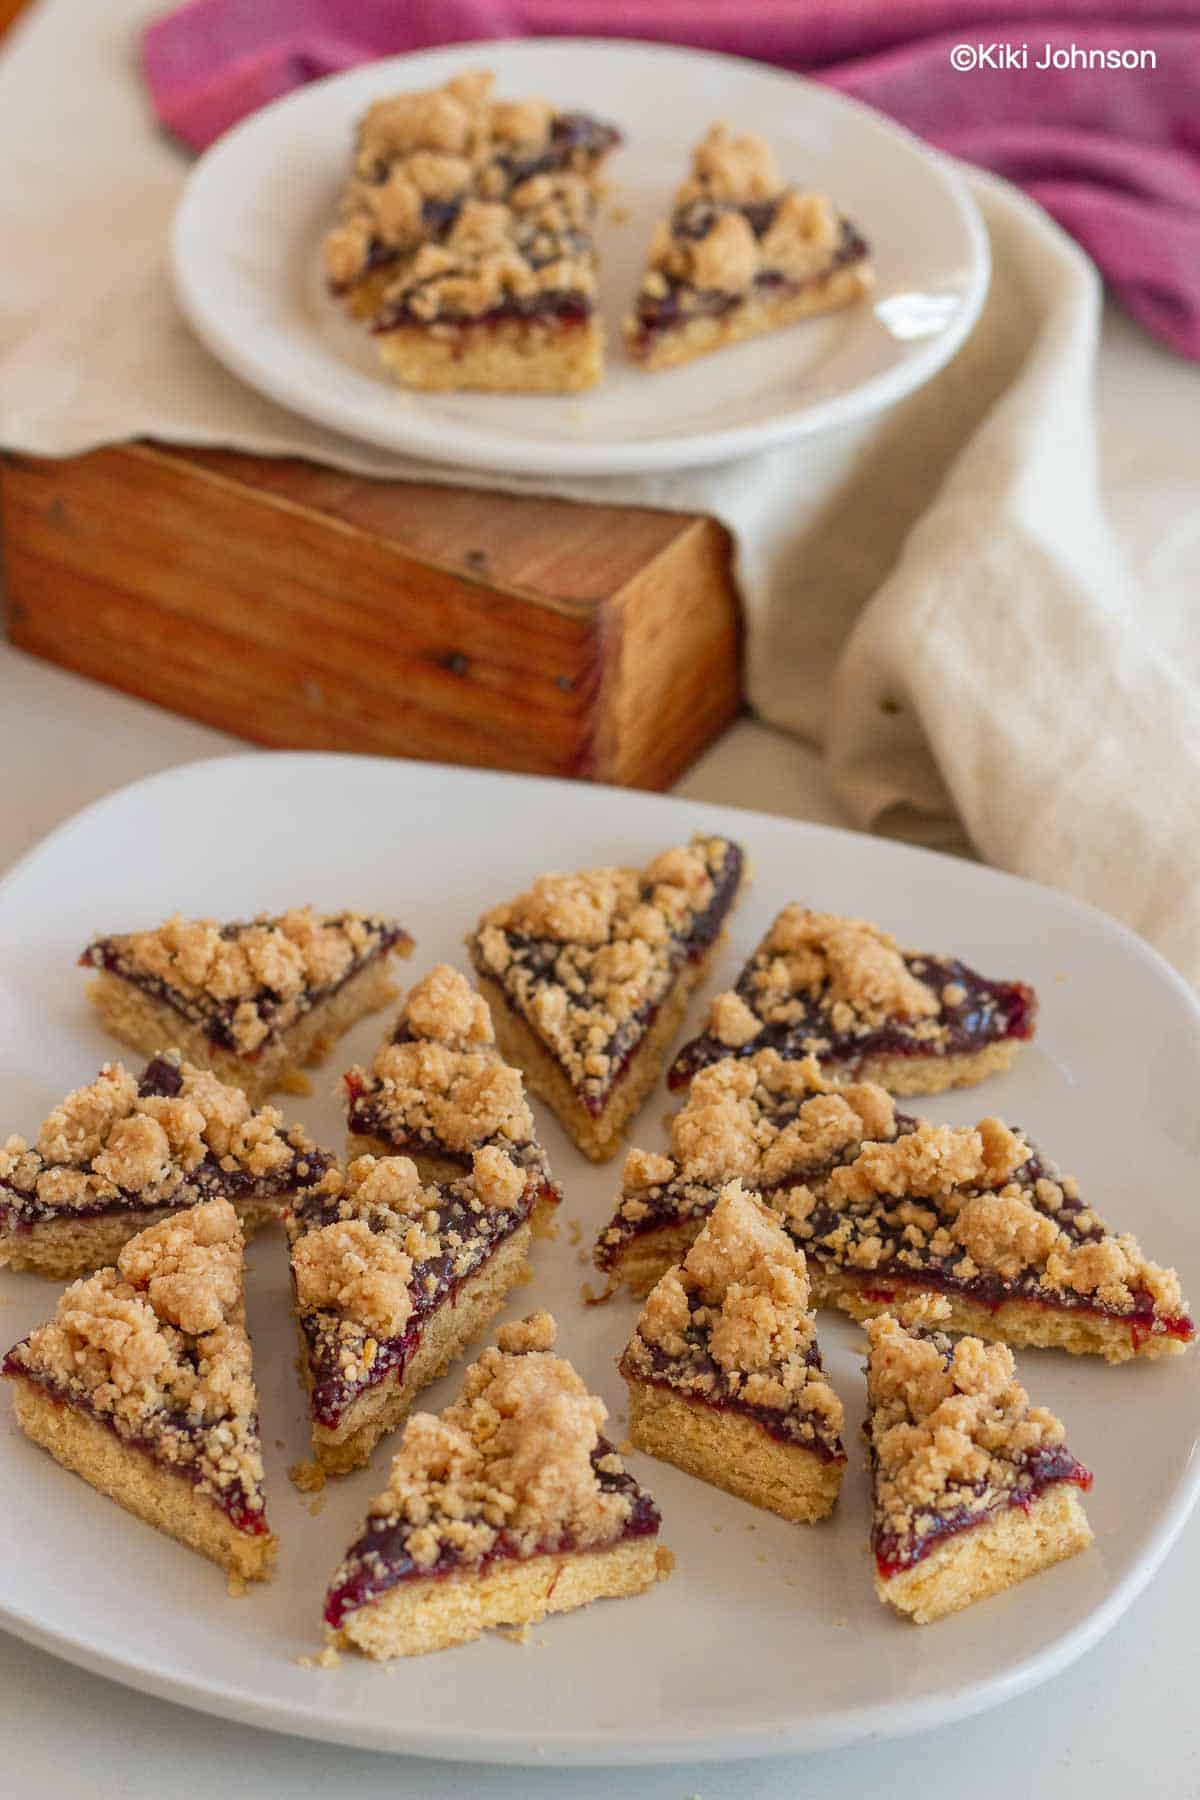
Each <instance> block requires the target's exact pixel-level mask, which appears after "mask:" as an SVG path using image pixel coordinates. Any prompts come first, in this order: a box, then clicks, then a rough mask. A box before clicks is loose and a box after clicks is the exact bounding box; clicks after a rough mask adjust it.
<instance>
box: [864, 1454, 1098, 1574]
mask: <svg viewBox="0 0 1200 1800" xmlns="http://www.w3.org/2000/svg"><path fill="white" fill-rule="evenodd" d="M870 1460H871V1461H872V1462H874V1458H873V1457H871V1458H870ZM1012 1462H1013V1466H1014V1468H1015V1469H1016V1471H1017V1475H1016V1481H1015V1484H1014V1486H1013V1487H1012V1488H1011V1489H1009V1490H1008V1491H1007V1492H1006V1493H1005V1494H1004V1496H1003V1497H1002V1498H1001V1499H1000V1501H999V1502H998V1503H997V1505H995V1506H993V1507H989V1508H988V1509H987V1510H986V1511H983V1512H978V1511H972V1510H971V1508H970V1507H968V1506H967V1505H966V1504H965V1503H964V1504H963V1505H961V1506H959V1507H956V1508H955V1509H954V1511H953V1512H949V1513H945V1514H942V1515H936V1514H935V1515H933V1516H934V1517H936V1518H937V1523H936V1525H934V1526H933V1527H932V1529H931V1530H929V1531H923V1532H916V1531H914V1532H911V1533H908V1534H906V1535H903V1536H902V1535H900V1534H898V1533H895V1532H890V1531H885V1530H883V1529H881V1528H880V1527H879V1526H878V1525H876V1526H875V1528H874V1530H873V1531H872V1534H871V1548H872V1550H873V1551H874V1553H875V1565H876V1567H877V1568H878V1570H879V1573H880V1575H881V1576H882V1577H883V1578H884V1580H885V1581H886V1580H887V1579H888V1578H889V1577H890V1576H892V1575H898V1574H900V1572H901V1570H903V1569H911V1568H913V1567H914V1565H915V1564H917V1563H919V1562H921V1561H923V1559H924V1558H925V1557H927V1556H928V1555H929V1554H930V1552H931V1551H932V1550H936V1549H937V1548H938V1546H939V1545H940V1544H944V1543H945V1542H946V1540H947V1539H948V1538H951V1537H955V1536H957V1535H958V1533H960V1532H963V1531H973V1530H975V1529H976V1528H977V1527H978V1526H980V1525H988V1524H990V1523H991V1522H992V1520H993V1519H995V1518H996V1516H997V1515H998V1514H999V1513H1001V1512H1004V1511H1007V1510H1008V1509H1009V1508H1010V1507H1014V1506H1016V1507H1020V1509H1021V1511H1022V1512H1028V1511H1029V1509H1030V1507H1031V1506H1032V1505H1033V1504H1034V1502H1035V1501H1036V1500H1039V1499H1040V1498H1041V1496H1042V1495H1043V1494H1044V1493H1045V1492H1046V1489H1047V1488H1049V1487H1054V1486H1056V1485H1057V1484H1058V1483H1060V1482H1064V1481H1065V1482H1070V1483H1071V1484H1072V1485H1073V1486H1075V1487H1078V1488H1082V1490H1083V1491H1084V1493H1086V1492H1087V1490H1088V1489H1089V1488H1090V1487H1091V1485H1092V1472H1091V1470H1090V1469H1085V1468H1084V1466H1083V1464H1082V1463H1081V1462H1078V1461H1076V1459H1075V1457H1073V1456H1072V1455H1071V1452H1070V1451H1069V1450H1068V1449H1067V1448H1066V1447H1065V1445H1058V1446H1049V1447H1046V1448H1043V1449H1040V1450H1035V1451H1033V1452H1031V1453H1027V1454H1024V1455H1017V1456H1014V1457H1013V1459H1012ZM971 1491H972V1492H974V1493H976V1494H982V1493H984V1492H985V1491H986V1490H985V1488H984V1487H983V1485H982V1484H979V1485H977V1486H976V1487H974V1488H973V1489H972V1490H971ZM925 1516H929V1515H925Z"/></svg>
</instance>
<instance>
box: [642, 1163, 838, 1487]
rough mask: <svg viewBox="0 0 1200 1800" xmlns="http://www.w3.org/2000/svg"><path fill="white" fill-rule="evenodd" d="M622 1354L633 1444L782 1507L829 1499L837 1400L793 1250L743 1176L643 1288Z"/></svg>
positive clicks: (803, 1272)
mask: <svg viewBox="0 0 1200 1800" xmlns="http://www.w3.org/2000/svg"><path fill="white" fill-rule="evenodd" d="M620 1367H621V1374H622V1375H623V1376H624V1378H625V1380H626V1382H627V1383H628V1385H629V1435H630V1437H631V1438H632V1439H633V1442H634V1443H635V1444H636V1445H637V1447H638V1449H639V1450H646V1451H648V1452H649V1453H650V1455H651V1456H659V1457H662V1458H663V1459H664V1460H665V1461H666V1462H672V1463H675V1464H676V1465H677V1466H678V1467H679V1468H681V1469H686V1471H687V1472H688V1474H689V1475H696V1476H698V1477H699V1478H700V1480H701V1481H709V1482H712V1483H713V1484H714V1485H715V1486H716V1487H721V1488H725V1489H726V1490H727V1491H728V1492H729V1493H731V1494H736V1495H738V1496H739V1498H740V1499H743V1500H749V1501H750V1502H751V1503H752V1504H753V1505H755V1506H762V1507H766V1508H768V1510H770V1511H771V1512H777V1513H779V1514H780V1515H781V1516H782V1517H783V1518H785V1519H796V1520H800V1521H802V1522H804V1523H811V1521H813V1520H814V1519H823V1518H825V1517H826V1516H827V1515H828V1514H829V1513H830V1512H832V1510H833V1507H834V1503H835V1502H836V1500H837V1497H838V1492H839V1490H840V1488H841V1485H842V1473H843V1470H844V1468H845V1464H846V1453H845V1451H844V1449H843V1448H842V1435H841V1434H842V1425H843V1415H842V1403H841V1401H840V1400H839V1399H838V1397H837V1395H836V1394H835V1393H834V1391H833V1389H832V1387H831V1386H830V1385H829V1382H828V1381H827V1379H826V1377H825V1373H824V1370H823V1368H822V1364H821V1352H820V1349H819V1347H818V1344H817V1332H816V1323H815V1321H814V1319H813V1315H812V1313H811V1312H810V1310H809V1291H808V1272H807V1269H806V1266H805V1261H804V1252H803V1251H802V1250H801V1249H799V1248H798V1247H797V1245H796V1244H795V1243H794V1242H793V1241H792V1239H791V1238H789V1236H788V1234H787V1232H786V1231H785V1230H784V1229H783V1226H782V1224H781V1222H780V1220H779V1217H778V1215H776V1214H774V1213H772V1212H771V1211H770V1210H769V1209H768V1208H767V1207H765V1206H764V1205H763V1204H762V1203H761V1201H759V1200H756V1199H754V1198H753V1197H752V1196H751V1195H748V1194H747V1193H745V1192H744V1190H743V1188H742V1184H741V1182H739V1181H735V1182H731V1183H730V1184H729V1186H728V1187H726V1188H723V1189H722V1191H721V1195H720V1198H719V1199H718V1201H717V1203H716V1205H715V1207H714V1208H713V1210H712V1213H711V1214H710V1216H709V1218H708V1222H707V1223H706V1225H705V1226H704V1229H703V1230H702V1231H701V1233H700V1235H699V1237H698V1238H697V1239H696V1241H695V1243H694V1244H693V1245H692V1247H691V1249H690V1250H689V1251H688V1253H687V1255H686V1256H685V1257H684V1259H683V1262H682V1263H681V1264H679V1265H678V1266H677V1267H675V1268H673V1269H668V1271H667V1273H666V1274H665V1275H664V1276H662V1278H661V1279H660V1280H659V1281H658V1282H657V1283H656V1284H655V1286H654V1287H653V1288H652V1289H651V1292H650V1296H649V1298H648V1299H647V1301H646V1304H645V1306H644V1307H643V1308H642V1312H641V1316H640V1318H639V1319H638V1322H637V1328H636V1330H635V1331H634V1334H633V1337H632V1338H631V1340H630V1342H629V1344H628V1346H627V1347H626V1350H625V1353H624V1355H623V1356H622V1358H621V1364H620Z"/></svg>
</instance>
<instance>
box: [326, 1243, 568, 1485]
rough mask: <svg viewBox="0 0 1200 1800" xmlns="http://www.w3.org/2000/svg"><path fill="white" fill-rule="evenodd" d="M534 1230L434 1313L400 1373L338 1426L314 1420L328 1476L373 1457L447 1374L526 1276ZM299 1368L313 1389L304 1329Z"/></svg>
mask: <svg viewBox="0 0 1200 1800" xmlns="http://www.w3.org/2000/svg"><path fill="white" fill-rule="evenodd" d="M532 1239H533V1229H532V1226H531V1225H529V1224H525V1225H521V1226H519V1227H518V1228H517V1230H516V1231H514V1232H513V1234H512V1236H511V1237H510V1238H506V1239H505V1241H504V1242H503V1243H502V1244H501V1245H500V1246H499V1247H498V1248H497V1249H496V1250H495V1251H494V1252H493V1254H492V1255H491V1256H490V1257H489V1258H488V1260H487V1262H485V1263H484V1265H483V1267H482V1268H481V1269H478V1270H477V1271H476V1272H475V1274H474V1275H472V1276H469V1277H468V1279H467V1280H466V1281H464V1282H463V1283H462V1286H461V1287H460V1288H459V1289H458V1290H457V1293H456V1294H455V1296H454V1300H453V1303H451V1302H449V1301H448V1302H447V1303H446V1304H445V1305H444V1306H441V1307H439V1308H438V1309H437V1310H436V1311H434V1312H432V1313H430V1315H429V1317H428V1318H427V1319H426V1321H425V1324H424V1326H423V1328H422V1331H421V1340H420V1342H419V1344H418V1345H417V1348H416V1350H415V1351H414V1352H413V1355H412V1358H411V1359H410V1361H409V1364H408V1367H407V1368H406V1369H405V1371H404V1373H403V1375H402V1376H399V1377H397V1376H396V1375H395V1374H393V1375H389V1376H388V1377H387V1379H386V1380H384V1381H381V1382H380V1383H379V1384H378V1386H376V1387H372V1388H368V1389H367V1390H366V1392H365V1393H363V1394H362V1395H360V1397H359V1398H358V1399H357V1400H355V1401H354V1402H353V1403H352V1404H351V1405H350V1406H348V1407H347V1408H346V1410H345V1412H344V1413H343V1415H342V1418H341V1422H340V1423H339V1424H338V1425H336V1426H330V1425H322V1424H320V1423H319V1422H318V1421H315V1420H314V1422H313V1428H312V1445H313V1455H314V1456H315V1458H316V1460H317V1462H318V1463H319V1465H320V1466H321V1468H322V1469H324V1471H325V1473H326V1474H327V1475H347V1474H349V1472H350V1471H351V1470H352V1469H360V1468H362V1466H363V1464H364V1463H366V1462H367V1461H369V1459H370V1456H371V1452H372V1450H374V1448H375V1446H376V1444H377V1443H378V1442H379V1440H380V1438H381V1437H384V1436H386V1434H387V1433H388V1432H390V1431H395V1430H396V1428H397V1426H399V1425H400V1424H402V1423H403V1421H404V1419H405V1418H406V1417H407V1415H408V1412H409V1410H410V1408H411V1406H412V1404H413V1401H414V1400H415V1399H416V1397H417V1395H418V1394H419V1393H420V1392H421V1390H422V1388H427V1387H429V1385H430V1384H431V1383H432V1382H434V1381H436V1380H437V1379H438V1377H439V1376H441V1375H444V1374H445V1373H446V1370H447V1369H448V1368H449V1367H450V1364H451V1363H452V1362H453V1361H454V1360H455V1358H456V1357H458V1356H460V1355H461V1354H462V1352H463V1350H464V1349H465V1348H466V1346H467V1345H468V1344H469V1343H470V1342H471V1340H472V1338H476V1337H478V1336H479V1335H480V1334H481V1333H482V1332H483V1331H485V1330H486V1328H487V1326H488V1324H489V1323H490V1321H491V1320H492V1319H493V1318H494V1317H495V1315H496V1314H497V1313H498V1312H499V1310H500V1308H501V1307H502V1306H503V1305H504V1302H505V1300H506V1299H507V1297H508V1295H509V1293H510V1291H511V1290H512V1289H513V1288H514V1287H515V1286H516V1285H517V1283H518V1282H519V1281H520V1280H521V1279H522V1278H523V1277H524V1276H525V1275H526V1274H527V1272H528V1268H529V1247H530V1244H531V1242H532ZM300 1368H301V1372H302V1374H303V1376H304V1382H305V1386H306V1387H307V1388H308V1389H309V1391H310V1393H311V1389H312V1371H311V1369H310V1368H309V1363H308V1344H307V1341H306V1339H305V1337H304V1333H303V1332H302V1331H301V1333H300Z"/></svg>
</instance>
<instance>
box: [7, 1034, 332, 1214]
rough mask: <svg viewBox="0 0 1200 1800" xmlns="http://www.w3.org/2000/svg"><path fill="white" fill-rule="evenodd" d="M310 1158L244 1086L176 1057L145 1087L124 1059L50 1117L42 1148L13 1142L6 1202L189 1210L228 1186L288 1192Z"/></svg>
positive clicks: (23, 1207)
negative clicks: (254, 1107)
mask: <svg viewBox="0 0 1200 1800" xmlns="http://www.w3.org/2000/svg"><path fill="white" fill-rule="evenodd" d="M164 1088H166V1089H167V1090H169V1091H163V1089H164ZM312 1153H313V1147H312V1144H311V1142H310V1140H309V1138H308V1137H307V1135H306V1133H305V1132H304V1131H303V1129H302V1128H301V1127H300V1126H293V1127H291V1128H285V1126H284V1122H283V1117H282V1115H281V1114H280V1113H279V1112H277V1111H276V1109H275V1108H274V1107H271V1106H264V1107H261V1108H259V1109H258V1110H257V1111H252V1110H251V1107H250V1103H249V1101H248V1100H247V1099H246V1096H245V1094H244V1093H243V1092H242V1090H241V1088H236V1087H231V1086H227V1085H226V1084H225V1083H224V1082H221V1081H218V1080H217V1078H216V1076H215V1075H212V1074H210V1073H209V1071H207V1070H205V1069H196V1068H194V1067H193V1066H192V1065H191V1064H190V1063H186V1062H184V1061H183V1059H182V1058H181V1057H180V1056H179V1053H178V1052H177V1051H173V1052H170V1053H168V1054H165V1055H163V1056H160V1057H157V1058H156V1059H155V1060H154V1061H153V1062H152V1063H151V1064H150V1065H149V1067H148V1068H147V1070H146V1071H145V1074H144V1075H143V1077H142V1079H141V1082H140V1083H139V1082H138V1080H137V1079H135V1077H134V1076H132V1075H131V1074H130V1073H129V1071H128V1070H127V1069H125V1068H124V1067H123V1066H122V1065H121V1064H120V1063H105V1065H104V1067H103V1068H102V1069H101V1071H100V1073H99V1075H98V1076H97V1078H96V1080H95V1081H94V1082H91V1083H90V1084H89V1085H88V1086H87V1087H82V1088H76V1089H75V1091H74V1092H73V1093H70V1094H68V1095H67V1096H66V1098H65V1099H64V1100H62V1101H60V1103H59V1105H58V1106H56V1107H55V1108H54V1110H53V1111H52V1112H51V1113H50V1114H49V1115H48V1116H47V1117H46V1119H45V1120H44V1121H43V1123H42V1127H41V1130H40V1131H39V1133H38V1138H37V1142H36V1144H34V1145H32V1146H31V1145H29V1144H28V1143H27V1142H26V1140H25V1139H24V1138H21V1137H10V1138H8V1139H7V1141H6V1142H5V1143H4V1144H3V1146H2V1147H0V1205H11V1206H13V1207H14V1208H15V1210H16V1211H17V1212H18V1213H19V1214H21V1215H22V1217H27V1218H29V1219H30V1220H33V1219H37V1218H42V1217H46V1216H48V1215H50V1214H52V1213H60V1212H84V1213H89V1212H98V1211H103V1210H105V1209H108V1208H111V1207H117V1206H122V1205H126V1206H127V1205H131V1204H135V1205H137V1206H138V1207H144V1208H153V1207H158V1206H188V1205H191V1204H193V1203H194V1202H195V1201H196V1200H198V1199H201V1198H204V1197H205V1190H207V1191H211V1190H212V1189H213V1188H218V1189H219V1188H221V1187H222V1186H224V1187H225V1188H226V1189H227V1190H228V1191H229V1192H231V1193H234V1194H240V1193H241V1192H243V1191H245V1190H246V1189H248V1188H252V1187H254V1186H255V1185H259V1186H261V1185H262V1184H267V1186H268V1187H269V1188H271V1189H272V1190H273V1191H281V1190H282V1188H283V1187H285V1186H287V1185H289V1184H290V1182H291V1181H292V1180H293V1179H294V1178H295V1176H296V1175H297V1174H298V1173H300V1171H301V1169H302V1167H303V1166H304V1165H305V1159H306V1157H307V1156H308V1155H309V1154H312Z"/></svg>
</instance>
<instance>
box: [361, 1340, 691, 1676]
mask: <svg viewBox="0 0 1200 1800" xmlns="http://www.w3.org/2000/svg"><path fill="white" fill-rule="evenodd" d="M554 1339H555V1327H554V1321H553V1319H551V1318H550V1317H549V1315H548V1314H547V1313H535V1314H532V1315H531V1316H530V1317H529V1318H528V1319H525V1320H522V1321H521V1322H520V1323H519V1324H516V1325H508V1326H505V1327H503V1328H502V1329H501V1330H500V1331H499V1332H498V1333H497V1344H498V1348H495V1349H488V1350H485V1351H484V1353H483V1355H482V1356H481V1357H480V1358H479V1360H478V1362H476V1363H474V1364H473V1365H472V1366H471V1367H470V1368H469V1369H468V1370H467V1372H466V1375H465V1378H464V1381H463V1388H462V1393H461V1395H460V1396H459V1398H458V1399H457V1400H455V1401H454V1402H453V1404H452V1405H450V1406H448V1407H447V1408H446V1409H445V1411H444V1412H442V1413H440V1414H437V1415H435V1414H432V1413H416V1414H414V1416H413V1417H412V1418H411V1419H410V1420H409V1421H408V1424H407V1426H406V1428H405V1432H404V1437H403V1440H402V1442H401V1445H400V1449H399V1451H398V1453H397V1455H396V1457H395V1459H394V1461H393V1463H392V1467H391V1471H390V1473H389V1476H388V1484H387V1487H386V1488H385V1489H384V1491H383V1493H382V1494H380V1495H379V1497H378V1498H377V1499H376V1500H375V1501H374V1503H373V1504H372V1506H371V1509H370V1512H369V1514H368V1516H367V1522H366V1527H365V1529H364V1531H363V1533H362V1535H361V1537H360V1538H359V1539H358V1541H357V1542H356V1543H355V1544H354V1545H353V1546H352V1547H351V1549H350V1551H349V1552H348V1554H347V1556H346V1557H345V1559H344V1561H343V1562H342V1565H341V1567H340V1568H339V1570H338V1571H337V1574H336V1575H335V1576H334V1579H333V1583H332V1585H331V1587H330V1590H329V1595H328V1598H327V1600H326V1604H325V1621H326V1625H327V1626H328V1627H329V1628H330V1630H331V1631H332V1632H333V1633H334V1641H335V1643H338V1644H341V1645H342V1646H345V1647H353V1648H355V1649H358V1650H360V1651H362V1652H363V1653H364V1654H365V1655H367V1656H372V1657H376V1658H381V1659H382V1658H387V1657H393V1656H417V1655H421V1654H422V1653H424V1652H426V1651H430V1650H445V1649H448V1648H450V1647H451V1646H452V1645H454V1644H462V1643H467V1642H469V1641H470V1640H471V1639H473V1638H477V1637H479V1636H480V1635H481V1634H482V1632H483V1631H484V1630H485V1629H486V1628H487V1627H489V1626H493V1625H510V1626H516V1627H520V1626H524V1625H529V1624H533V1623H535V1622H536V1621H537V1620H539V1619H542V1618H544V1617H545V1616H546V1614H547V1613H550V1612H566V1611H569V1610H572V1609H573V1608H575V1607H578V1606H585V1605H587V1604H588V1602H589V1601H592V1600H598V1599H603V1598H615V1597H617V1596H621V1595H629V1594H639V1593H642V1592H643V1591H644V1590H645V1589H646V1588H649V1587H651V1586H652V1585H653V1584H654V1582H656V1581H659V1580H662V1579H663V1578H664V1577H665V1576H666V1575H667V1574H669V1572H670V1568H671V1564H672V1560H673V1559H672V1558H671V1555H670V1552H669V1551H666V1550H664V1549H662V1548H661V1547H660V1546H659V1543H658V1528H659V1514H658V1508H657V1507H656V1506H655V1505H654V1502H653V1501H652V1500H651V1498H650V1496H649V1495H648V1494H647V1493H645V1492H644V1491H643V1490H642V1489H641V1488H640V1487H639V1486H638V1484H637V1482H636V1481H634V1480H633V1478H632V1476H630V1475H628V1474H627V1473H626V1471H625V1466H624V1464H623V1462H622V1460H621V1458H620V1456H619V1455H618V1454H617V1452H616V1451H615V1450H614V1449H613V1447H612V1445H611V1444H610V1443H609V1442H608V1441H607V1439H606V1438H604V1437H603V1436H602V1435H601V1427H602V1426H603V1424H604V1422H605V1417H606V1414H605V1407H604V1404H603V1402H602V1401H601V1400H598V1399H597V1398H596V1397H595V1396H594V1395H593V1394H589V1393H588V1391H587V1389H586V1387H585V1386H584V1384H583V1382H582V1381H581V1380H580V1378H579V1376H578V1375H577V1374H576V1372H575V1370H574V1369H573V1368H572V1367H571V1365H570V1363H568V1362H565V1361H563V1359H562V1358H561V1357H558V1356H554V1355H553V1354H551V1352H552V1351H553V1347H554Z"/></svg>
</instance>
